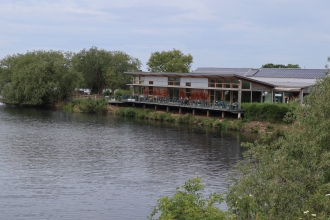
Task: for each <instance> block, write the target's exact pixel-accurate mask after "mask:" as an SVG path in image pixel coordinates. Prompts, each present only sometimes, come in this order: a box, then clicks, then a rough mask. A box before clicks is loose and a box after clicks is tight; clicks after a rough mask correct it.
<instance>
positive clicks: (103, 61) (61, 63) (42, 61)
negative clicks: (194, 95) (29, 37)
mask: <svg viewBox="0 0 330 220" xmlns="http://www.w3.org/2000/svg"><path fill="white" fill-rule="evenodd" d="M192 62H193V58H192V56H191V55H190V54H188V55H185V54H183V53H182V52H181V51H180V50H176V49H173V50H171V51H162V52H155V53H152V54H151V56H150V59H149V61H148V63H147V66H148V70H149V71H153V72H189V71H190V68H191V63H192ZM141 65H142V64H141V61H140V60H139V59H138V58H135V57H132V56H130V55H128V54H126V53H125V52H122V51H107V50H104V49H98V48H97V47H91V48H90V49H83V50H81V51H80V52H78V53H73V52H64V51H53V50H49V51H45V50H37V51H32V52H27V53H25V54H13V55H8V56H6V57H5V58H3V59H2V60H0V94H1V95H2V97H3V100H5V101H6V102H7V103H12V104H21V105H50V104H53V103H54V102H56V101H59V100H63V99H65V98H66V97H67V96H68V95H69V94H70V93H72V92H73V91H74V90H75V88H88V89H90V91H91V93H92V94H102V92H103V90H104V89H105V88H107V89H110V90H111V91H115V90H116V89H128V87H127V84H129V83H131V80H132V79H131V76H129V75H127V74H124V72H130V71H141V70H140V69H141Z"/></svg>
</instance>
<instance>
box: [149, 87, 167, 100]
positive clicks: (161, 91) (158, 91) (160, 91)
mask: <svg viewBox="0 0 330 220" xmlns="http://www.w3.org/2000/svg"><path fill="white" fill-rule="evenodd" d="M153 95H154V96H159V97H164V98H167V97H168V88H160V87H154V89H153Z"/></svg>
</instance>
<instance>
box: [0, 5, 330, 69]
mask: <svg viewBox="0 0 330 220" xmlns="http://www.w3.org/2000/svg"><path fill="white" fill-rule="evenodd" d="M329 9H330V1H329V0H271V1H266V0H249V1H247V0H227V1H224V0H0V18H1V19H0V59H2V58H4V57H5V56H7V55H12V54H15V53H25V52H27V51H32V50H39V49H44V50H50V49H51V50H64V51H74V52H79V51H80V50H82V49H84V48H86V49H89V48H90V47H92V46H96V47H98V48H100V49H105V50H110V51H114V50H120V51H124V52H126V53H128V54H129V55H131V56H133V57H136V58H138V59H140V60H141V62H142V63H143V66H142V69H143V70H146V68H147V67H146V62H147V61H148V59H149V57H150V54H151V53H152V52H156V51H163V50H165V51H167V50H172V49H173V48H175V49H179V50H181V51H182V52H183V53H185V54H188V53H189V54H191V55H192V56H193V57H194V63H193V66H192V69H196V68H197V67H254V68H256V67H261V65H262V64H265V63H275V64H288V63H292V64H299V65H300V66H301V67H302V68H304V67H305V68H324V65H325V64H326V60H327V57H328V56H330V50H329V48H330V22H329V20H330V19H329V17H330V16H329V15H330V10H329Z"/></svg>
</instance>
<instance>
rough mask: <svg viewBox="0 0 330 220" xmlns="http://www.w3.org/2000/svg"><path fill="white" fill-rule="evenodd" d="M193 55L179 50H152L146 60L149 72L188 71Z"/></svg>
mask: <svg viewBox="0 0 330 220" xmlns="http://www.w3.org/2000/svg"><path fill="white" fill-rule="evenodd" d="M192 63H193V57H192V56H191V55H190V54H188V55H184V54H183V53H182V52H181V51H180V50H176V49H173V50H170V51H162V52H154V53H152V54H151V56H150V58H149V61H148V62H147V65H148V71H150V72H177V73H189V72H190V68H191V64H192Z"/></svg>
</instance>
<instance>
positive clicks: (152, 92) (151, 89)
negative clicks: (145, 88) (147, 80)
mask: <svg viewBox="0 0 330 220" xmlns="http://www.w3.org/2000/svg"><path fill="white" fill-rule="evenodd" d="M153 94H154V87H152V86H149V95H153Z"/></svg>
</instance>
